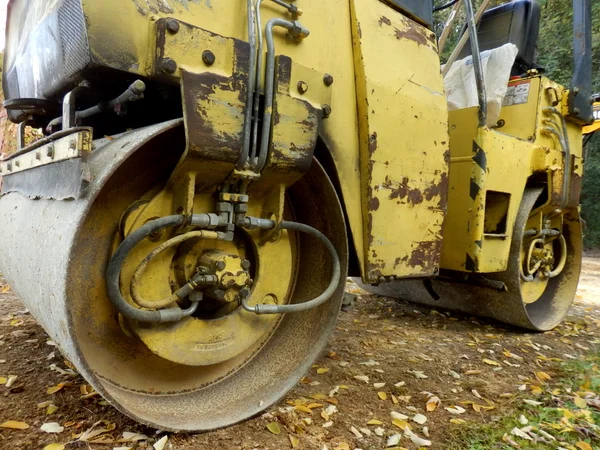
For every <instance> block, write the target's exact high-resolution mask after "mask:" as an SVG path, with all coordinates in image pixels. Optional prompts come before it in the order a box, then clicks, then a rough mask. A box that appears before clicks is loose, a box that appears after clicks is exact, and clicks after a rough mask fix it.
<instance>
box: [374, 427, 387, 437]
mask: <svg viewBox="0 0 600 450" xmlns="http://www.w3.org/2000/svg"><path fill="white" fill-rule="evenodd" d="M373 431H374V432H375V434H376V435H377V436H379V437H382V436H383V435H384V434H385V430H384V429H383V428H381V427H377V428H375V429H374V430H373Z"/></svg>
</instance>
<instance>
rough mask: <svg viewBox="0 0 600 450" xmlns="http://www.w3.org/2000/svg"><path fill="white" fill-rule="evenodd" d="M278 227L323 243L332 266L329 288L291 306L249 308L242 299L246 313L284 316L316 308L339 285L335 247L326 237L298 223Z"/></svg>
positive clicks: (338, 267) (285, 223) (245, 300)
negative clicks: (306, 235)
mask: <svg viewBox="0 0 600 450" xmlns="http://www.w3.org/2000/svg"><path fill="white" fill-rule="evenodd" d="M279 227H280V228H281V229H282V230H294V231H298V232H300V233H305V234H308V235H309V236H312V237H314V238H316V239H318V240H319V241H321V242H322V243H323V245H325V247H326V248H327V250H328V251H329V254H330V255H331V260H332V265H333V273H332V275H331V281H330V282H329V286H327V289H325V291H324V292H323V293H322V294H321V295H319V296H318V297H315V298H314V299H312V300H309V301H306V302H302V303H297V304H293V305H255V306H251V305H249V304H248V303H247V298H242V308H244V309H245V310H246V311H250V312H253V313H255V314H285V313H295V312H301V311H306V310H309V309H312V308H316V307H317V306H319V305H321V304H323V303H325V302H326V301H327V300H329V299H330V298H331V296H332V295H333V294H334V292H335V290H336V289H337V287H338V285H339V283H340V278H341V275H342V269H341V265H340V258H339V256H338V254H337V251H336V249H335V247H334V246H333V244H332V243H331V241H330V240H329V239H328V238H327V236H325V235H324V234H323V233H321V232H320V231H319V230H317V229H315V228H313V227H311V226H308V225H305V224H303V223H298V222H285V221H284V222H281V224H280V226H279Z"/></svg>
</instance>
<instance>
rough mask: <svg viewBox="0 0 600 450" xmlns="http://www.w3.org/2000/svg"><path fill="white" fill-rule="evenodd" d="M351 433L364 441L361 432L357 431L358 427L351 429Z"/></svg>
mask: <svg viewBox="0 0 600 450" xmlns="http://www.w3.org/2000/svg"><path fill="white" fill-rule="evenodd" d="M350 432H351V433H352V434H353V435H354V436H356V438H357V439H362V438H363V435H362V434H361V432H360V431H358V430H357V429H356V427H354V426H352V427H350Z"/></svg>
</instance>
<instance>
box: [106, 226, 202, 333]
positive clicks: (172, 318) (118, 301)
mask: <svg viewBox="0 0 600 450" xmlns="http://www.w3.org/2000/svg"><path fill="white" fill-rule="evenodd" d="M213 216H214V215H211V214H194V215H192V216H191V220H190V224H191V225H193V226H197V227H200V228H206V227H208V226H210V225H211V224H212V223H214V217H213ZM185 223H186V217H184V216H166V217H161V218H160V219H155V220H151V221H150V222H147V223H145V224H144V225H142V226H141V227H140V228H138V229H137V230H135V231H134V232H133V233H131V234H130V235H129V236H127V237H126V238H125V240H124V241H123V242H121V245H119V247H118V248H117V250H116V252H115V253H114V255H113V256H112V258H111V260H110V262H109V263H108V268H107V270H106V292H107V294H108V298H109V299H110V302H111V303H112V304H113V306H114V308H115V309H116V310H117V312H119V313H121V314H122V315H123V316H124V317H126V318H128V319H131V320H137V321H138V322H151V323H158V322H177V321H179V320H181V319H182V318H184V317H186V316H191V315H192V314H193V313H194V312H195V311H196V308H197V307H198V305H197V303H196V304H192V306H191V307H190V308H188V309H185V310H182V309H180V308H170V309H162V310H158V311H144V310H141V309H138V308H135V307H134V306H131V305H130V304H129V303H127V301H126V300H125V299H124V298H123V295H122V294H121V288H120V286H119V279H120V276H121V269H122V268H123V263H124V262H125V259H126V258H127V255H128V254H129V252H130V251H131V249H133V248H134V247H135V246H136V245H137V244H139V243H140V242H141V241H143V240H144V239H145V238H147V237H148V236H150V235H151V234H152V233H154V232H156V231H159V230H162V229H164V228H169V227H176V226H180V225H184V224H185Z"/></svg>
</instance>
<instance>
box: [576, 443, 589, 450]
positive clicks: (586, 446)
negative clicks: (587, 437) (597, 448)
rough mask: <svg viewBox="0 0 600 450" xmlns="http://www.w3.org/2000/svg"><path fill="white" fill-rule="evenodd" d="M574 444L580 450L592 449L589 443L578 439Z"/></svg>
mask: <svg viewBox="0 0 600 450" xmlns="http://www.w3.org/2000/svg"><path fill="white" fill-rule="evenodd" d="M575 446H576V447H577V448H580V449H581V450H594V449H593V448H592V446H591V445H590V444H588V443H587V442H584V441H579V442H578V443H577V444H575Z"/></svg>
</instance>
